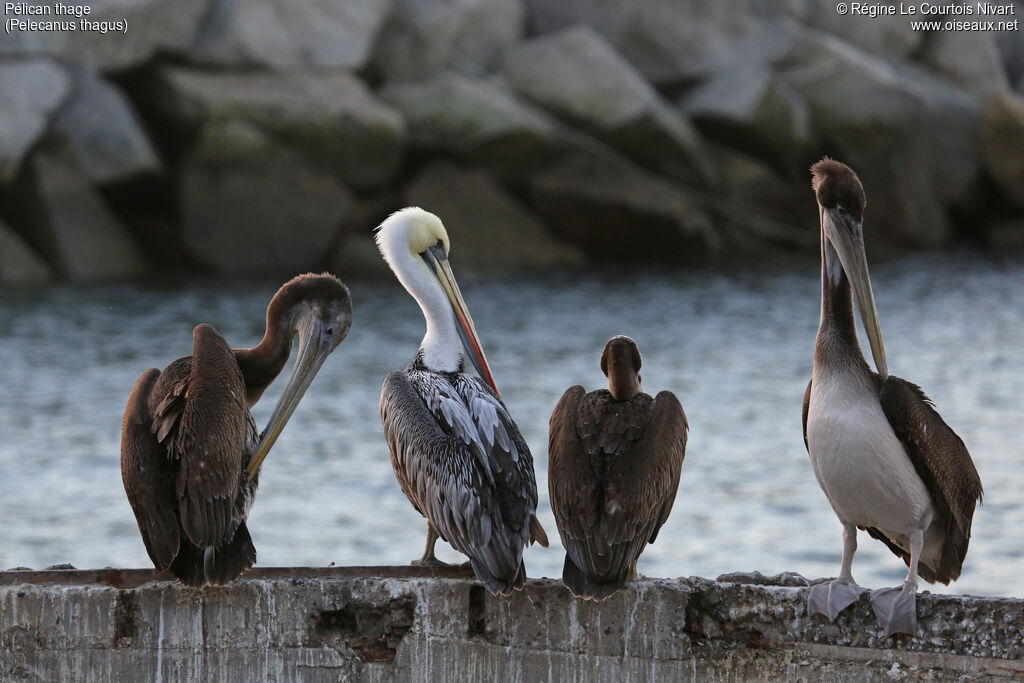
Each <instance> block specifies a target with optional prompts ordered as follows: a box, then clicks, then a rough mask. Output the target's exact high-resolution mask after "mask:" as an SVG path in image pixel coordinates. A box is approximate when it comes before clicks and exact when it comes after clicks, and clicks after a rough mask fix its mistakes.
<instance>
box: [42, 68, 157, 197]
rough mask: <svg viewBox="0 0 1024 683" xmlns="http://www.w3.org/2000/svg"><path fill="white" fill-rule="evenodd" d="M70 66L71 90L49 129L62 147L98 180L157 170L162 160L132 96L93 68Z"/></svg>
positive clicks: (113, 180)
mask: <svg viewBox="0 0 1024 683" xmlns="http://www.w3.org/2000/svg"><path fill="white" fill-rule="evenodd" d="M69 69H70V73H71V75H72V78H73V84H72V87H71V95H70V96H69V97H68V100H67V102H66V103H65V104H64V106H63V107H61V108H60V110H59V111H58V112H57V115H56V116H55V117H54V119H53V126H52V132H51V136H52V138H53V140H54V142H55V143H56V144H57V146H58V147H59V148H60V149H61V150H62V152H64V153H65V154H67V156H68V157H69V158H71V159H72V160H73V161H74V163H75V165H76V166H77V167H78V169H79V170H80V171H81V172H82V173H83V174H84V175H85V177H86V178H87V179H88V180H89V181H90V182H92V183H96V184H104V183H112V182H118V181H123V180H127V179H129V178H132V177H133V176H137V175H141V174H146V173H155V172H157V171H159V170H160V161H159V159H158V158H157V156H156V152H155V151H154V150H153V146H152V145H151V144H150V142H149V139H148V138H147V137H146V133H145V132H144V131H143V129H142V125H141V124H140V122H139V119H138V117H137V116H136V114H135V111H134V110H133V109H132V106H131V104H130V103H129V102H128V98H126V97H125V96H124V95H123V94H122V93H121V91H120V90H118V89H117V88H115V87H114V86H113V85H111V84H110V83H108V82H107V81H105V80H103V79H102V78H101V77H100V76H98V75H97V74H96V73H95V72H94V71H92V70H91V69H88V68H85V67H82V66H79V65H74V66H70V67H69Z"/></svg>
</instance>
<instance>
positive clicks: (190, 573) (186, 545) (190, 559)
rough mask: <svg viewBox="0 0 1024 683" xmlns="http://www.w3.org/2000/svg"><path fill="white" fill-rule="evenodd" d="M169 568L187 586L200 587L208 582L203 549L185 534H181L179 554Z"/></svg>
mask: <svg viewBox="0 0 1024 683" xmlns="http://www.w3.org/2000/svg"><path fill="white" fill-rule="evenodd" d="M168 569H170V570H171V573H172V574H174V575H175V576H176V577H178V580H179V581H181V582H182V583H183V584H185V585H186V586H194V587H196V588H199V587H201V586H202V585H203V584H205V583H206V575H205V574H204V573H203V549H202V548H200V547H198V546H197V545H195V544H194V543H192V541H190V540H188V537H186V536H185V535H184V534H182V536H181V543H180V545H179V546H178V554H177V555H175V556H174V561H173V562H171V566H170V567H168Z"/></svg>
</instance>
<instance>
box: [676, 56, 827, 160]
mask: <svg viewBox="0 0 1024 683" xmlns="http://www.w3.org/2000/svg"><path fill="white" fill-rule="evenodd" d="M679 107H680V108H681V109H682V111H683V112H685V113H686V114H688V115H689V116H690V118H691V119H692V120H693V122H694V123H695V124H696V125H697V127H698V128H699V129H700V130H701V132H702V133H704V135H706V136H708V137H710V138H712V139H714V140H716V141H717V142H719V143H720V144H723V145H727V146H729V147H731V148H733V149H736V150H738V151H741V152H743V153H745V154H749V155H751V156H755V157H758V158H760V159H763V160H764V161H765V162H766V163H768V164H770V165H772V166H774V167H775V168H778V169H780V170H782V171H783V172H784V173H786V174H790V175H792V174H795V173H797V172H799V173H800V174H801V175H802V174H803V171H804V170H806V169H805V168H804V164H805V161H806V158H805V157H806V149H807V148H808V147H809V146H810V145H811V143H812V135H811V124H810V117H809V114H808V111H807V105H806V104H805V103H804V101H803V98H801V97H800V95H799V94H798V93H797V92H796V91H795V90H794V89H793V88H792V87H790V86H789V85H788V84H786V83H785V82H784V81H782V80H781V79H780V78H778V77H777V76H776V75H775V74H774V73H773V72H772V70H771V69H768V68H757V67H753V68H739V69H732V70H729V71H724V72H722V73H719V74H716V75H715V76H714V77H713V78H711V79H709V80H708V81H706V82H705V83H703V84H701V85H700V86H698V87H697V88H695V89H693V90H692V91H690V92H689V93H687V95H686V96H685V97H683V98H682V99H681V100H680V102H679Z"/></svg>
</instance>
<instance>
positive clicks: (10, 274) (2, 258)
mask: <svg viewBox="0 0 1024 683" xmlns="http://www.w3.org/2000/svg"><path fill="white" fill-rule="evenodd" d="M52 277H53V274H52V273H51V272H50V267H49V266H48V265H46V261H44V260H43V259H42V257H41V256H39V255H38V254H36V252H35V251H33V250H32V249H31V248H30V247H29V246H28V245H27V244H25V242H23V241H22V239H21V238H20V237H18V235H16V234H15V233H14V232H13V231H12V230H11V229H10V228H8V227H7V226H6V225H4V223H3V221H0V284H3V285H40V284H45V283H47V282H49V281H50V279H51V278H52Z"/></svg>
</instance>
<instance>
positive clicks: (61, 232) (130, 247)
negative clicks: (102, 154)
mask: <svg viewBox="0 0 1024 683" xmlns="http://www.w3.org/2000/svg"><path fill="white" fill-rule="evenodd" d="M30 163H31V171H32V178H33V181H34V184H35V190H34V191H35V195H36V196H35V197H34V198H33V199H34V204H35V206H34V208H33V210H32V211H31V214H32V215H33V216H34V217H35V218H36V220H38V224H37V225H36V226H35V231H36V234H39V235H41V241H42V243H43V244H44V245H45V248H46V250H47V252H48V256H49V260H50V262H51V263H54V264H55V265H56V267H57V269H58V270H59V271H60V272H61V274H63V275H64V276H65V277H67V278H69V279H71V280H118V279H124V278H132V277H138V276H140V275H143V274H144V273H145V272H146V261H145V259H144V258H143V256H142V253H141V251H140V250H139V248H138V247H137V246H136V244H135V242H134V241H133V240H132V237H131V235H129V234H128V231H127V230H126V229H125V227H124V225H122V224H121V222H120V221H119V220H118V218H117V217H116V216H115V215H114V214H113V213H112V212H111V211H110V209H108V208H107V206H106V204H104V202H103V200H102V198H101V197H100V196H99V195H97V194H96V192H95V191H94V190H93V189H92V188H91V187H90V186H89V182H88V180H87V179H86V178H85V177H84V176H83V175H82V174H81V173H79V172H78V171H77V170H76V169H75V168H74V167H73V166H71V165H69V164H67V163H65V162H64V161H63V160H61V159H57V158H53V157H51V156H50V155H48V154H44V153H41V154H37V155H35V156H34V157H33V158H32V161H31V162H30Z"/></svg>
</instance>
